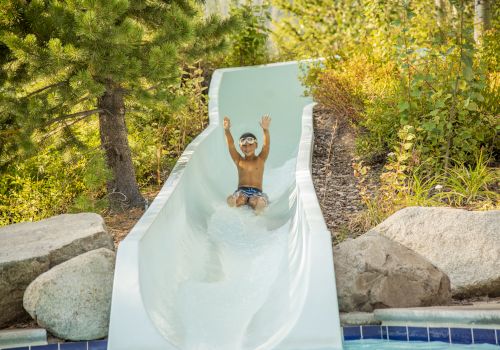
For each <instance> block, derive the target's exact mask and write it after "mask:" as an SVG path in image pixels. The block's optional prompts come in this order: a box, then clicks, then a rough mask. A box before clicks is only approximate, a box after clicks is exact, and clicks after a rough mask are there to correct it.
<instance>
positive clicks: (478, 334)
mask: <svg viewBox="0 0 500 350" xmlns="http://www.w3.org/2000/svg"><path fill="white" fill-rule="evenodd" d="M472 333H473V335H474V344H483V343H487V344H496V343H497V340H496V338H495V330H494V329H481V328H474V329H472Z"/></svg>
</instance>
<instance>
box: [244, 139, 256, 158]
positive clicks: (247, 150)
mask: <svg viewBox="0 0 500 350" xmlns="http://www.w3.org/2000/svg"><path fill="white" fill-rule="evenodd" d="M240 149H241V151H242V152H243V154H244V155H245V156H251V155H253V154H254V153H255V150H256V149H257V142H254V143H252V144H245V145H241V144H240Z"/></svg>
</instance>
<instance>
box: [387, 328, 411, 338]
mask: <svg viewBox="0 0 500 350" xmlns="http://www.w3.org/2000/svg"><path fill="white" fill-rule="evenodd" d="M387 328H388V331H389V340H403V341H406V340H408V338H407V335H406V327H400V326H388V327H387Z"/></svg>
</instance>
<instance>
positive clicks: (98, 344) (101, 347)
mask: <svg viewBox="0 0 500 350" xmlns="http://www.w3.org/2000/svg"><path fill="white" fill-rule="evenodd" d="M107 348H108V341H107V340H106V339H104V340H94V341H89V350H106V349H107Z"/></svg>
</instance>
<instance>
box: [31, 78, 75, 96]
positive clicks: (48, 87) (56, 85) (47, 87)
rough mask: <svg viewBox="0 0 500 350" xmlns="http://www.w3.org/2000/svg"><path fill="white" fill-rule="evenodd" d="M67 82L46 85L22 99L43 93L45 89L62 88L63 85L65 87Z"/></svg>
mask: <svg viewBox="0 0 500 350" xmlns="http://www.w3.org/2000/svg"><path fill="white" fill-rule="evenodd" d="M67 82H68V81H67V80H65V81H61V82H59V83H55V84H50V85H47V86H45V87H43V88H40V89H38V90H35V91H33V92H31V93H29V94H28V95H26V96H24V98H28V97H31V96H33V95H36V94H38V93H40V92H42V91H45V90H47V89H51V88H53V87H59V86H63V85H65V84H66V83H67Z"/></svg>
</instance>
